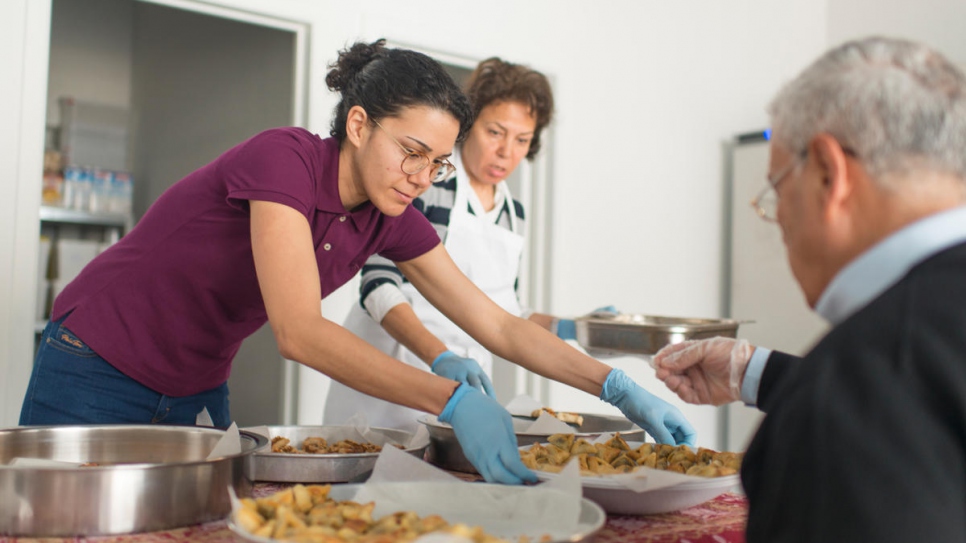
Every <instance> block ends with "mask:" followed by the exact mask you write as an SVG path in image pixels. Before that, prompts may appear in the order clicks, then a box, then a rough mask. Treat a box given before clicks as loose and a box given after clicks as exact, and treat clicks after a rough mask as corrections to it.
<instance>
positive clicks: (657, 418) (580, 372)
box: [324, 58, 695, 451]
mask: <svg viewBox="0 0 966 543" xmlns="http://www.w3.org/2000/svg"><path fill="white" fill-rule="evenodd" d="M467 94H468V95H469V98H470V102H471V103H472V106H473V109H474V113H475V115H476V117H475V120H474V123H473V126H472V128H471V129H470V131H469V133H468V135H467V137H466V140H465V141H464V142H463V144H462V147H461V152H460V153H459V154H457V155H456V156H455V157H454V159H453V163H454V164H455V166H456V172H455V177H452V176H451V177H450V178H448V179H446V180H444V181H441V182H438V183H435V184H433V185H432V186H431V187H430V188H429V189H428V190H427V191H426V192H425V193H424V194H423V195H422V196H421V197H420V198H419V199H417V200H416V201H414V202H413V206H414V207H415V208H416V209H419V210H420V211H422V213H423V214H424V215H425V216H426V217H427V218H428V219H429V221H430V223H432V224H433V225H434V226H435V227H436V229H437V231H438V232H439V233H440V237H441V239H443V241H444V246H445V249H446V251H447V252H448V253H449V254H450V256H451V257H452V259H453V261H454V262H455V263H456V265H457V266H458V267H459V268H460V269H461V270H462V271H463V273H464V274H466V275H467V276H468V277H469V278H470V280H471V281H472V282H473V283H474V284H475V285H476V286H477V287H479V288H480V290H481V291H483V292H484V293H485V294H486V295H487V296H489V297H490V299H492V300H493V301H494V302H496V304H497V305H499V306H501V307H502V308H503V309H504V310H506V311H507V312H508V313H510V314H513V315H520V316H522V317H524V318H528V319H529V320H530V321H532V322H534V323H536V324H538V325H540V326H542V327H544V328H546V329H549V330H551V331H552V332H554V333H556V335H557V336H558V337H559V338H561V339H574V323H573V320H569V319H556V318H554V317H552V316H550V315H544V314H538V313H532V312H528V311H524V310H522V309H521V308H520V303H519V299H518V298H517V294H516V289H515V285H516V282H517V274H518V272H519V265H520V255H521V252H522V249H523V228H524V224H523V208H522V206H520V204H519V203H518V202H515V201H514V200H513V198H512V196H511V195H510V191H509V189H508V188H507V185H506V182H505V179H506V178H507V176H509V175H510V174H511V173H512V172H513V170H514V169H516V167H517V165H518V164H519V163H520V161H521V160H523V158H524V157H526V158H528V159H531V158H533V157H534V156H535V155H536V153H537V152H538V151H539V149H540V135H541V131H542V130H543V129H544V128H545V127H546V126H547V124H548V123H549V122H550V117H551V114H552V111H553V97H552V94H551V91H550V85H549V83H548V82H547V79H546V77H544V76H543V74H541V73H539V72H536V71H534V70H531V69H529V68H527V67H525V66H520V65H515V64H511V63H508V62H504V61H502V60H500V59H497V58H492V59H488V60H485V61H483V62H481V63H480V65H479V66H477V68H476V70H475V71H474V72H473V74H472V75H471V76H470V80H469V83H468V89H467ZM360 299H361V300H360V304H359V305H357V306H355V307H354V308H353V310H352V311H351V312H350V314H349V317H348V318H347V320H346V323H345V327H346V328H347V329H349V330H350V331H352V332H354V333H356V334H357V335H359V336H360V337H362V338H363V339H365V340H366V341H368V342H369V343H371V344H372V345H374V346H376V347H377V348H379V349H380V350H382V351H383V352H385V353H387V354H389V355H390V356H393V357H395V358H397V359H399V360H401V361H403V362H405V363H407V364H409V365H411V366H413V367H416V368H420V369H422V370H424V371H432V372H433V373H436V374H437V375H440V376H442V377H447V378H449V379H453V380H456V381H460V382H463V383H467V384H468V385H470V386H471V387H473V388H477V389H481V390H482V391H484V392H486V393H487V394H488V395H490V396H493V395H494V394H493V389H492V386H491V384H490V379H489V374H490V371H491V368H492V363H493V362H492V360H493V359H492V355H491V354H490V353H489V352H488V351H487V350H486V349H484V348H483V347H482V346H481V345H480V344H479V343H477V342H476V341H475V340H473V339H472V338H471V337H470V336H469V335H467V334H466V333H464V332H463V331H462V330H461V329H460V328H458V327H457V326H456V325H454V324H453V323H452V322H450V320H449V319H447V318H446V317H444V316H443V315H442V314H441V313H440V312H439V311H437V310H436V309H435V308H434V307H433V306H432V305H431V304H430V303H429V302H427V300H426V299H425V298H424V297H423V296H422V295H420V294H419V293H418V292H417V291H416V289H415V288H413V287H412V285H411V284H410V283H408V282H407V281H406V280H405V279H404V278H403V275H402V273H400V271H399V268H397V267H396V264H395V263H393V262H391V261H389V260H387V259H385V258H382V257H380V256H378V255H375V256H373V257H371V258H370V259H369V260H368V261H367V262H366V264H365V266H363V268H362V285H361V287H360ZM510 332H511V333H512V331H510ZM567 366H568V365H567V364H566V363H564V362H563V361H561V365H560V366H555V367H544V368H543V371H541V372H540V373H541V375H544V376H546V377H549V378H552V379H555V380H558V381H559V380H561V379H564V380H566V381H568V382H573V381H574V380H577V381H579V380H581V379H584V378H587V377H589V374H588V373H586V372H591V371H597V370H595V369H593V368H591V367H590V366H589V365H588V366H586V367H584V366H581V367H575V366H573V365H570V366H569V368H568V367H567ZM363 369H364V368H360V370H363ZM608 371H609V373H608V375H607V379H606V382H605V383H604V386H603V389H602V390H601V394H600V398H601V399H602V400H604V401H606V402H608V403H611V404H613V405H616V406H618V408H620V409H621V411H622V412H624V413H625V414H626V415H627V416H628V418H630V419H631V420H633V421H634V422H637V423H638V424H639V425H641V426H642V427H644V428H645V430H647V431H648V433H650V434H651V435H652V436H653V437H654V438H655V439H656V440H657V441H659V442H662V443H688V444H691V445H694V442H695V435H694V430H693V429H692V428H691V425H690V424H689V423H688V422H687V420H686V419H685V418H684V417H683V415H681V413H680V411H679V410H677V408H675V407H673V406H671V405H670V404H668V403H667V402H664V401H663V400H660V399H659V398H657V397H655V396H653V395H651V394H650V393H648V392H647V391H645V390H644V389H642V388H641V387H640V386H638V385H637V384H635V383H634V382H633V381H631V380H630V379H629V378H628V377H627V376H626V375H624V373H623V372H622V371H621V370H619V369H610V370H608ZM358 412H364V413H365V414H366V415H367V419H368V421H369V424H370V425H372V426H378V427H390V428H400V429H407V430H410V431H412V430H415V428H416V427H417V426H418V423H417V419H418V417H419V416H420V415H421V414H422V413H421V412H419V411H415V410H412V409H408V408H405V407H402V406H399V405H396V404H393V403H389V402H386V401H383V400H379V399H377V398H374V397H371V396H368V395H366V394H363V393H361V392H358V391H356V390H354V389H352V388H349V387H347V386H345V385H343V384H341V383H339V382H336V381H333V383H332V387H331V389H330V391H329V395H328V400H327V402H326V409H325V417H324V418H325V423H326V424H340V423H343V422H345V421H346V420H347V419H348V418H350V417H352V416H353V415H355V414H356V413H358ZM507 424H509V421H507ZM511 431H512V430H511ZM465 449H466V448H465V447H464V451H465Z"/></svg>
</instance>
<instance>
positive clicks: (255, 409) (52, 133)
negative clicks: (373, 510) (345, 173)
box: [41, 0, 308, 426]
mask: <svg viewBox="0 0 966 543" xmlns="http://www.w3.org/2000/svg"><path fill="white" fill-rule="evenodd" d="M307 43H308V26H307V25H304V24H301V23H297V22H293V21H287V20H280V19H274V18H270V17H265V16H260V15H255V14H252V13H248V12H241V11H236V10H232V9H228V8H222V7H217V6H213V5H211V4H208V3H205V2H201V1H197V2H196V1H193V0H53V2H52V14H51V46H50V67H49V87H48V114H47V126H48V131H47V132H48V143H47V145H48V146H58V147H60V146H64V145H65V144H67V143H68V142H69V143H71V144H78V143H81V144H85V143H90V141H91V140H92V139H93V138H97V137H104V136H105V135H107V136H111V137H114V141H117V140H118V138H117V133H118V131H123V134H122V137H121V138H120V139H121V140H122V141H123V144H122V145H123V146H124V152H123V154H122V157H123V158H121V159H119V160H118V161H116V163H112V164H109V165H107V164H87V163H82V162H85V161H90V160H93V159H87V158H85V157H84V156H83V155H81V154H80V153H78V152H77V150H78V149H85V148H90V146H87V147H84V146H83V145H81V146H78V145H75V146H74V152H73V153H65V156H66V157H67V158H66V159H65V160H67V161H74V162H75V163H74V164H73V166H78V167H79V166H84V167H93V168H98V167H100V168H104V167H108V166H109V167H110V168H112V169H123V170H124V171H125V173H128V174H130V176H131V178H132V179H133V181H132V183H131V186H132V189H133V190H132V194H131V205H130V211H129V212H128V213H130V223H132V224H133V223H136V221H137V219H138V218H139V217H140V216H141V215H143V213H144V211H145V210H146V209H147V208H148V207H149V206H150V205H151V203H153V202H154V201H155V200H156V199H157V198H158V196H160V195H161V193H162V192H164V191H165V190H166V189H167V188H168V187H170V186H171V185H172V184H174V183H175V182H177V181H178V180H180V179H181V178H182V177H184V176H185V175H187V174H188V173H190V172H191V171H193V170H195V169H197V168H199V167H201V166H203V165H205V164H207V163H208V162H210V161H211V160H213V159H215V158H216V157H217V156H218V155H220V154H221V153H222V152H224V151H225V150H227V149H228V148H230V147H232V146H234V145H236V144H237V143H240V142H241V141H243V140H245V139H247V138H249V137H251V136H252V135H254V134H256V133H258V132H260V131H262V130H265V129H267V128H272V127H277V126H288V125H294V126H303V125H304V123H305V80H306V73H307V66H306V59H307ZM65 99H68V100H69V101H70V103H73V104H75V109H74V112H75V113H76V112H77V111H80V108H79V107H76V106H77V105H78V104H79V105H81V106H83V107H85V108H86V111H88V112H104V111H110V112H115V113H117V114H118V115H120V116H118V115H112V116H111V119H112V121H113V124H112V125H110V126H105V125H104V124H103V123H102V122H101V121H102V120H103V119H104V118H105V117H104V116H97V115H91V116H89V117H87V118H85V119H82V120H83V121H85V122H86V123H87V124H85V125H84V126H83V127H82V128H84V130H79V131H78V130H74V131H73V132H72V133H71V134H70V135H69V137H70V138H72V139H68V137H67V136H68V135H67V134H65V133H63V132H61V128H62V127H63V126H64V122H63V121H65V119H63V118H62V116H61V105H62V104H64V103H68V102H65ZM119 118H120V119H124V122H117V119H119ZM75 121H76V119H75ZM99 123H101V124H99ZM75 128H76V126H75ZM78 138H79V139H78ZM84 138H87V141H85V140H84ZM71 155H73V156H71ZM90 156H94V155H91V154H88V155H87V157H90ZM77 207H79V209H73V210H72V212H77V213H82V214H83V213H90V214H92V215H96V214H97V213H98V210H97V209H83V208H80V207H81V206H77ZM72 216H73V217H77V216H79V215H72ZM42 217H43V213H42ZM41 226H42V230H44V229H47V230H50V229H54V228H55V229H56V234H55V235H56V236H57V238H58V239H66V238H67V237H70V236H75V237H80V238H84V237H89V236H91V235H95V236H96V235H99V234H98V233H97V232H96V231H95V230H94V229H93V228H92V227H91V226H85V227H83V228H78V227H77V225H76V224H68V223H63V224H61V223H57V224H54V221H48V222H42V225H41ZM199 243H205V240H199ZM54 250H55V251H56V246H55V247H54ZM53 275H56V274H53ZM54 279H56V278H54ZM54 294H55V293H54ZM296 380H297V372H296V371H295V368H294V363H292V362H288V361H285V360H283V359H282V357H281V356H280V355H279V353H278V348H277V345H276V343H275V340H274V337H273V335H272V333H271V330H270V329H269V328H268V326H267V325H266V326H265V327H263V328H262V329H261V330H259V331H258V332H256V333H255V334H254V335H253V336H251V337H249V338H248V339H246V340H245V342H244V343H243V344H242V347H241V349H240V351H239V353H238V355H237V356H236V357H235V360H234V363H233V365H232V376H231V378H230V380H229V387H230V390H231V406H232V417H233V418H234V420H235V421H236V422H238V423H239V425H243V426H249V425H256V424H291V423H293V421H294V406H295V405H296V403H295V402H296V401H297V398H296V394H297V386H296Z"/></svg>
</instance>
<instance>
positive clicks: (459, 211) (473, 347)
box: [325, 154, 524, 431]
mask: <svg viewBox="0 0 966 543" xmlns="http://www.w3.org/2000/svg"><path fill="white" fill-rule="evenodd" d="M520 158H522V155H521V157H520ZM461 159H462V157H461V156H460V155H458V154H457V155H456V156H455V158H454V160H453V164H454V165H456V177H455V183H456V196H455V200H454V202H453V208H452V210H451V211H450V220H449V225H448V228H447V230H446V237H445V239H444V242H443V245H444V247H446V250H447V252H449V254H450V256H451V257H452V258H453V261H454V262H455V263H456V265H457V266H458V267H459V268H460V269H461V270H462V271H463V273H465V274H466V276H467V277H469V278H470V280H471V281H473V282H474V283H475V284H476V285H477V286H478V287H480V290H482V291H483V292H485V293H486V294H487V295H488V296H489V297H490V298H491V299H492V300H493V301H494V302H496V303H497V304H498V305H500V306H501V307H502V308H503V309H505V310H507V311H508V312H510V313H513V314H514V315H519V314H520V313H521V308H520V303H519V300H518V298H517V293H516V289H515V284H516V281H517V274H518V271H519V268H520V256H521V253H522V251H523V243H524V239H523V233H522V232H521V229H522V226H523V225H522V224H521V223H522V220H521V218H519V217H517V216H516V212H515V211H513V209H514V205H513V199H512V197H511V196H510V191H509V188H508V187H507V184H506V182H500V183H498V184H497V185H496V186H495V187H494V186H492V185H491V186H490V187H488V188H491V189H493V190H495V192H496V196H495V200H502V201H503V205H501V206H500V207H499V208H496V214H501V213H502V214H504V215H509V223H510V228H509V229H507V228H504V227H503V226H499V225H498V224H497V223H496V222H495V220H494V218H493V213H492V211H493V209H490V210H486V209H484V207H483V204H482V203H481V202H480V199H479V198H478V197H477V195H476V193H475V191H474V190H473V188H472V187H471V186H470V181H469V177H468V176H467V175H466V172H465V170H464V168H463V166H462V164H463V162H462V160H461ZM449 181H453V179H452V178H451V179H450V180H449ZM430 190H433V189H430ZM439 190H445V189H439ZM470 208H472V209H473V213H470V211H469V210H470ZM507 209H509V210H511V211H510V212H509V213H507V211H506V210H507ZM398 288H399V291H400V292H401V293H402V295H403V296H404V297H405V301H404V302H402V303H407V302H408V304H409V305H410V306H411V307H412V312H413V313H414V314H415V317H416V318H417V319H418V320H419V322H420V323H422V326H423V327H425V329H426V330H427V333H431V334H432V335H434V336H435V337H436V338H438V340H439V341H440V342H441V345H440V346H439V347H438V350H440V351H441V353H442V352H445V351H449V352H452V353H454V354H455V355H457V356H458V357H461V358H468V359H472V360H475V361H476V362H477V363H478V364H479V366H480V368H481V369H482V372H483V373H482V375H481V376H480V375H476V376H475V377H478V378H480V379H485V381H483V382H482V383H481V386H483V387H484V388H485V389H486V388H489V387H490V384H489V377H488V376H489V375H491V373H492V367H493V356H492V355H491V354H490V352H489V351H487V350H486V349H484V348H483V346H482V345H480V344H479V343H478V342H477V341H476V340H474V339H473V338H471V337H470V336H469V335H468V334H467V333H466V332H464V331H463V330H461V329H460V328H459V327H458V326H456V325H455V324H453V323H452V321H450V320H449V319H447V318H446V317H445V316H444V315H443V314H442V313H440V312H439V310H437V309H436V308H435V307H433V306H432V304H430V303H429V302H428V301H426V299H425V298H424V297H423V296H422V295H420V294H419V292H417V291H416V289H415V288H414V287H413V286H412V284H411V283H408V282H406V283H403V284H402V285H401V286H399V287H398ZM400 309H402V308H400ZM345 327H346V328H347V329H348V330H350V331H352V332H354V333H355V334H357V335H358V336H360V337H362V338H363V339H365V340H366V341H368V342H369V343H371V344H372V345H375V346H376V347H377V348H379V349H380V350H382V351H383V352H385V353H386V354H389V355H390V356H392V357H394V358H396V359H398V360H402V361H403V362H406V363H407V364H409V365H411V366H413V367H416V368H420V369H423V370H425V371H430V364H432V362H433V360H434V359H435V358H437V357H438V355H437V356H432V357H430V358H429V362H428V363H427V362H426V361H425V360H424V359H423V358H420V357H419V356H417V355H415V354H413V352H412V351H410V350H409V349H407V348H406V347H405V346H404V345H403V344H402V343H400V342H399V341H396V340H395V339H393V337H392V336H391V335H390V334H389V333H388V332H387V331H386V329H385V328H383V327H382V325H380V324H379V323H378V322H376V321H375V320H374V319H373V318H372V317H371V316H369V313H367V312H366V310H365V309H363V308H362V306H360V305H358V304H357V305H354V306H353V308H352V310H351V311H350V313H349V317H348V318H347V319H346V322H345ZM427 356H429V355H427ZM488 392H491V391H488ZM357 412H364V413H365V414H366V417H367V420H368V422H369V424H370V425H371V426H377V427H383V428H399V429H405V430H410V431H415V428H416V427H417V426H418V424H417V422H416V419H417V418H418V417H419V416H420V415H421V414H423V413H422V412H420V411H416V410H413V409H409V408H407V407H403V406H400V405H397V404H393V403H389V402H386V401H384V400H381V399H379V398H375V397H372V396H369V395H367V394H363V393H361V392H358V391H356V390H354V389H352V388H349V387H347V386H345V385H343V384H341V383H339V382H337V381H335V382H333V383H332V385H331V388H330V389H329V395H328V399H327V402H326V407H325V421H326V423H327V424H330V423H332V424H335V423H339V422H344V421H345V420H346V419H348V418H349V417H351V416H352V415H354V414H355V413H357Z"/></svg>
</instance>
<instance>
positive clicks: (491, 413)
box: [439, 383, 537, 485]
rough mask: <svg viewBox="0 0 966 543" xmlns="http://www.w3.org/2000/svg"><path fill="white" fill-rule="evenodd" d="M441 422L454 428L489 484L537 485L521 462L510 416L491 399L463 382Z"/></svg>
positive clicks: (442, 415) (533, 475)
mask: <svg viewBox="0 0 966 543" xmlns="http://www.w3.org/2000/svg"><path fill="white" fill-rule="evenodd" d="M439 420H440V421H442V422H448V423H449V424H450V425H452V426H453V431H454V432H455V433H456V439H457V441H459V443H460V446H461V447H462V448H463V454H464V455H466V459H467V460H469V461H470V463H471V464H473V467H475V468H476V470H477V471H479V472H480V475H482V476H483V478H484V479H486V480H487V482H491V483H506V484H513V485H519V484H522V483H524V482H528V483H535V482H537V475H536V474H535V473H533V472H532V471H530V470H529V469H528V468H527V467H526V466H524V465H523V461H522V460H520V450H519V449H518V448H517V437H516V435H515V434H514V433H513V421H512V419H511V418H510V413H508V412H507V410H506V409H504V408H503V407H501V406H500V404H498V403H496V401H495V400H493V399H492V398H489V397H487V396H486V395H485V394H483V393H482V392H480V391H479V390H477V389H475V388H473V387H471V386H469V385H467V384H466V383H462V384H460V386H459V388H457V389H456V391H455V392H454V393H453V396H452V397H451V398H450V399H449V401H448V402H446V407H444V408H443V412H442V413H440V414H439Z"/></svg>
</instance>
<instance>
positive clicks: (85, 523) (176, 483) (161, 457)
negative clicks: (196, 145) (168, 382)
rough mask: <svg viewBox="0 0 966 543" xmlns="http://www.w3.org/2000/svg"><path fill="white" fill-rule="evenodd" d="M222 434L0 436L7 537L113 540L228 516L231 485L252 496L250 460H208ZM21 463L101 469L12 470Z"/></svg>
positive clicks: (30, 432) (84, 429)
mask: <svg viewBox="0 0 966 543" xmlns="http://www.w3.org/2000/svg"><path fill="white" fill-rule="evenodd" d="M224 435H225V432H224V431H223V430H218V429H214V428H201V427H187V426H129V425H110V426H49V427H20V428H11V429H3V430H0V534H4V535H16V536H29V537H62V536H71V535H113V534H123V533H133V532H144V531H154V530H167V529H171V528H176V527H179V526H188V525H191V524H198V523H201V522H208V521H212V520H217V519H221V518H224V517H225V516H226V515H227V514H228V513H229V511H230V510H231V503H230V501H229V497H228V487H229V486H231V487H233V488H234V489H235V492H236V493H237V494H239V495H240V496H249V495H251V490H252V479H251V475H250V471H251V465H250V457H251V453H252V452H253V451H255V449H257V448H259V447H262V446H265V445H266V444H267V442H268V441H267V439H266V438H264V437H263V436H260V435H257V434H252V433H249V432H241V450H242V452H241V453H240V454H235V455H229V456H223V457H218V458H213V459H211V460H208V459H207V456H208V454H209V453H210V452H211V451H212V449H213V448H214V447H215V444H216V443H217V442H218V441H219V440H220V439H221V438H222V437H223V436H224ZM14 458H27V459H44V460H55V461H60V462H73V463H80V464H83V463H96V464H98V465H96V466H90V467H77V466H66V467H61V466H39V465H38V466H29V467H23V466H17V465H14V466H10V465H8V464H9V463H10V462H11V461H12V460H13V459H14Z"/></svg>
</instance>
